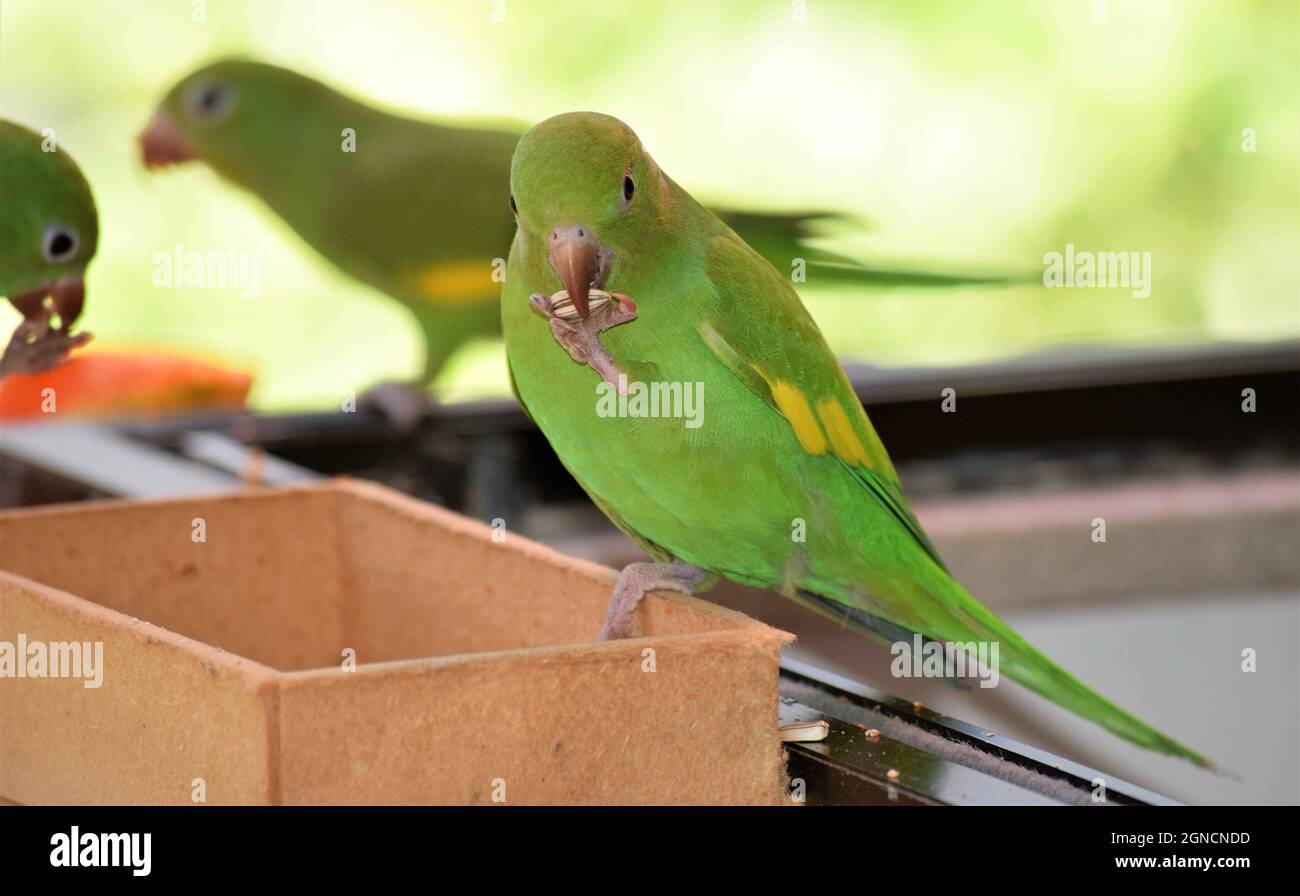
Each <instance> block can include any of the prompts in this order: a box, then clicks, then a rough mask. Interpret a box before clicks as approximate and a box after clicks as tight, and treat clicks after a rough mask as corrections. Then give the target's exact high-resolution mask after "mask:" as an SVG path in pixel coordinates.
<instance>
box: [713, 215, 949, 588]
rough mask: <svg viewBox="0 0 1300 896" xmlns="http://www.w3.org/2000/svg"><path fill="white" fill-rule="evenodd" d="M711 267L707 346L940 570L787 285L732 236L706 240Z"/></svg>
mask: <svg viewBox="0 0 1300 896" xmlns="http://www.w3.org/2000/svg"><path fill="white" fill-rule="evenodd" d="M706 266H707V274H708V277H709V280H710V282H711V283H712V284H713V288H714V292H715V294H716V296H717V304H716V305H715V307H714V308H713V309H712V310H711V312H710V313H709V314H708V315H706V316H705V318H704V320H703V321H702V322H701V324H700V336H701V337H702V338H703V339H704V341H705V342H706V343H707V344H708V346H709V348H711V349H712V350H713V353H714V354H715V355H717V356H718V359H719V360H720V361H722V363H723V364H725V365H726V366H727V368H728V369H730V370H731V372H732V373H734V374H735V375H736V376H737V377H739V378H740V380H741V381H742V382H744V383H745V384H746V385H747V386H748V387H749V388H750V389H751V390H753V391H754V392H755V393H757V394H758V395H759V396H760V397H762V399H763V400H764V401H765V402H766V403H767V404H768V405H769V406H770V407H771V408H772V410H773V411H775V412H776V413H778V414H780V415H781V416H782V417H784V418H785V420H786V422H788V423H789V424H790V428H791V429H793V430H794V434H795V436H796V438H798V440H799V444H800V445H801V446H802V447H803V449H804V451H806V452H808V453H809V454H813V455H825V454H831V455H833V456H834V457H835V458H836V459H838V460H839V461H840V462H841V463H842V464H844V465H845V466H846V467H848V468H849V469H850V470H852V471H853V474H854V476H856V477H857V478H858V480H859V481H860V482H861V483H862V484H863V485H864V486H865V487H866V489H867V490H868V491H869V492H870V494H871V495H872V496H873V497H874V498H876V500H878V501H880V502H881V503H882V504H884V505H885V506H886V507H887V508H889V510H890V512H891V513H892V514H893V515H894V516H895V517H897V518H898V521H899V522H900V523H902V524H903V525H904V526H905V527H906V528H907V530H908V531H909V532H911V534H912V535H913V537H915V538H916V540H917V543H918V544H920V546H921V547H922V548H923V549H924V550H925V552H926V553H927V554H929V555H930V557H931V558H933V559H934V561H935V562H936V563H938V564H939V566H940V567H941V568H942V567H943V561H942V560H941V559H940V557H939V552H938V551H937V550H936V549H935V547H934V545H933V544H932V543H931V542H930V539H929V538H928V537H927V536H926V534H925V532H924V530H922V529H921V526H920V524H919V523H918V522H917V520H916V517H915V516H914V515H913V514H912V510H911V508H910V507H908V505H907V499H906V498H904V497H903V489H902V485H901V483H900V482H899V480H898V473H897V472H896V471H895V470H894V465H893V463H892V462H891V461H890V459H889V455H888V454H887V453H886V452H885V446H884V445H883V444H882V443H881V441H880V437H879V436H878V435H877V434H876V430H875V428H874V427H873V426H872V425H871V421H870V420H869V419H868V418H867V414H866V412H865V411H864V410H863V409H862V404H861V403H860V402H859V401H858V398H857V396H856V395H855V394H854V392H853V389H852V387H851V386H850V385H849V381H848V379H847V378H846V377H845V376H844V371H843V370H842V369H841V368H840V365H839V364H838V363H837V362H836V361H835V356H834V355H833V354H832V353H831V351H830V348H829V347H828V346H827V345H826V340H825V339H824V338H823V337H822V334H821V331H820V330H818V329H817V325H816V324H815V323H813V319H812V317H811V316H810V315H809V314H808V311H807V310H806V309H805V308H804V306H803V304H802V303H801V302H800V301H799V298H798V296H797V295H796V294H795V293H794V291H793V290H792V289H791V288H790V285H789V284H788V283H786V282H785V281H784V280H783V279H782V278H781V275H780V274H778V273H777V272H776V271H775V270H774V269H773V268H772V267H771V266H770V265H767V264H763V263H762V261H761V260H760V259H759V258H757V257H756V256H755V254H754V252H753V250H751V249H750V248H749V247H748V246H746V245H745V244H744V243H742V242H740V241H739V240H737V239H736V238H735V237H733V236H732V235H731V234H720V235H718V236H715V237H713V238H712V239H711V240H710V241H709V243H708V246H707V249H706ZM773 319H775V320H777V321H779V322H780V324H779V325H778V326H773V325H772V320H773Z"/></svg>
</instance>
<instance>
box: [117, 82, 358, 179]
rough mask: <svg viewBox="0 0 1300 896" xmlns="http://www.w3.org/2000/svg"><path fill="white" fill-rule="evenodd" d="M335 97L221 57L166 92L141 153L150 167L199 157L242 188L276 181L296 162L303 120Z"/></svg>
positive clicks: (317, 117)
mask: <svg viewBox="0 0 1300 896" xmlns="http://www.w3.org/2000/svg"><path fill="white" fill-rule="evenodd" d="M333 99H339V96H338V94H336V93H334V92H333V91H332V90H330V89H329V88H327V87H326V86H325V85H323V84H321V83H320V82H318V81H314V80H312V79H311V78H308V77H305V76H303V75H300V74H298V73H297V72H292V71H289V70H288V69H284V68H279V67H278V66H274V65H267V64H266V63H262V62H252V61H250V60H245V59H226V60H222V61H220V62H216V63H213V64H212V65H208V66H205V67H203V68H201V69H199V70H198V71H195V72H192V73H191V74H189V75H187V76H185V77H184V78H182V79H181V80H180V81H179V82H178V83H177V84H176V85H175V86H173V87H172V88H171V90H170V91H168V93H167V95H166V96H165V97H164V98H163V100H162V102H161V103H159V104H158V107H157V109H156V110H155V111H154V114H153V118H152V119H151V120H150V121H149V124H148V126H147V127H146V128H145V129H144V131H142V132H141V134H140V137H139V141H140V156H141V159H142V161H143V162H144V164H145V167H147V168H151V169H152V168H161V167H165V166H168V165H175V164H179V163H181V162H188V161H195V160H198V161H202V162H204V163H206V164H207V165H208V166H209V167H211V168H212V169H213V170H214V171H216V172H217V173H218V174H220V175H222V176H223V177H225V178H227V179H229V180H231V181H234V182H235V183H239V184H243V185H245V186H253V185H254V184H257V183H264V182H266V181H268V180H271V181H274V180H275V179H276V178H283V177H284V176H285V175H286V173H287V172H286V171H285V170H283V169H284V166H286V165H292V164H294V162H295V153H296V147H297V144H296V140H295V138H296V135H297V134H298V133H300V132H301V126H302V124H303V122H304V121H311V122H316V121H319V120H321V116H322V115H323V114H326V112H325V110H327V109H328V108H329V107H330V106H331V105H332V104H331V100H333ZM340 115H341V116H342V110H341V109H340ZM346 124H347V122H343V123H342V124H341V125H340V126H344V125H346ZM332 133H334V134H337V133H338V131H337V130H334V131H333V132H332ZM330 139H331V140H336V139H337V138H330ZM297 162H298V163H299V164H301V163H302V162H303V159H302V158H297Z"/></svg>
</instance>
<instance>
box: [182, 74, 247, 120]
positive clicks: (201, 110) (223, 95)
mask: <svg viewBox="0 0 1300 896" xmlns="http://www.w3.org/2000/svg"><path fill="white" fill-rule="evenodd" d="M234 101H235V89H234V88H233V87H231V86H230V85H229V84H223V83H221V82H218V81H206V82H203V83H200V84H196V85H195V86H194V87H193V88H192V89H191V90H190V92H189V95H188V96H187V97H186V106H188V108H189V112H190V114H191V115H193V116H194V117H195V118H201V119H204V120H207V121H212V120H214V119H216V118H219V117H221V116H223V115H224V114H225V113H227V112H229V111H230V109H231V107H232V106H233V105H234Z"/></svg>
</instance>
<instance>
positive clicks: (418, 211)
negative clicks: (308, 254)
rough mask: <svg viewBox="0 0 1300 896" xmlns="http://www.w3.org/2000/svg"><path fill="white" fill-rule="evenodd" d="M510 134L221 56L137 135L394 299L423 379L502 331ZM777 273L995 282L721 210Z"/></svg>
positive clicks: (184, 83) (805, 225)
mask: <svg viewBox="0 0 1300 896" xmlns="http://www.w3.org/2000/svg"><path fill="white" fill-rule="evenodd" d="M518 140H519V134H518V133H515V132H511V131H509V130H494V129H485V128H471V127H463V126H446V125H441V124H437V123H435V122H431V121H421V120H415V119H411V118H404V117H401V116H398V115H393V114H391V113H388V112H384V111H381V110H379V109H375V108H372V107H370V106H367V105H365V104H363V103H360V102H358V101H356V100H353V99H351V98H349V97H347V96H344V95H342V94H340V93H338V92H336V91H334V90H332V89H331V88H329V87H326V86H325V85H324V84H321V83H320V82H318V81H315V80H313V79H311V78H308V77H305V76H303V75H300V74H298V73H296V72H293V71H290V70H288V69H284V68H279V67H276V66H272V65H267V64H265V63H258V62H252V61H247V60H238V59H235V60H225V61H221V62H217V63H214V64H212V65H209V66H207V67H205V68H202V69H200V70H198V71H196V72H194V73H192V74H190V75H188V76H186V77H185V78H183V79H182V80H181V81H180V82H179V83H177V84H176V85H175V86H174V87H173V88H172V89H171V90H170V91H169V92H168V94H167V96H166V97H165V98H164V99H163V100H162V102H161V104H160V105H159V106H158V109H157V111H156V112H155V113H154V116H153V118H152V120H151V121H150V123H149V125H148V127H147V128H146V129H145V130H144V132H143V133H142V134H141V135H140V148H141V155H142V158H143V161H144V164H145V165H146V166H147V167H149V168H158V167H162V166H167V165H172V164H176V163H179V162H184V161H189V160H195V159H197V160H201V161H203V162H205V163H206V164H207V165H208V166H209V167H211V168H212V169H213V170H214V171H215V172H216V173H217V174H219V175H220V176H221V177H223V178H225V179H227V180H229V181H231V182H232V183H235V184H237V185H239V186H241V187H243V188H244V189H246V190H248V191H250V192H252V193H253V194H255V195H256V196H258V197H259V198H260V199H261V200H262V201H263V202H265V203H266V204H267V205H268V206H269V207H270V209H271V210H272V211H274V212H275V213H276V214H277V215H279V216H280V217H281V218H282V219H284V221H285V222H286V223H288V224H289V226H290V227H292V228H293V229H294V231H296V232H297V233H298V235H299V236H300V237H302V239H303V240H304V241H306V242H307V243H308V244H309V245H310V246H312V247H313V248H314V249H316V251H317V252H319V253H320V254H321V255H323V256H324V257H325V258H326V259H328V260H329V261H331V262H333V263H334V264H335V265H336V266H337V267H339V268H340V269H341V270H342V271H344V272H345V273H347V274H349V275H351V276H352V277H355V278H356V279H358V280H360V281H362V282H364V283H366V284H369V285H370V286H372V287H374V288H376V289H378V290H379V291H381V292H384V293H387V294H388V295H389V296H392V297H393V298H395V299H397V300H399V301H400V302H401V303H402V304H403V305H405V306H406V307H407V308H408V309H409V310H410V311H411V313H412V314H413V315H414V316H415V319H416V321H417V322H418V324H419V328H420V331H421V333H422V334H423V338H424V347H425V360H424V370H423V373H422V374H421V376H420V377H419V382H420V384H422V385H427V384H428V383H429V382H431V381H432V380H433V378H434V377H435V376H436V375H437V374H438V372H439V370H441V368H442V366H443V364H444V363H445V362H446V361H447V359H448V358H449V357H450V356H451V354H452V353H453V352H454V351H455V350H456V349H457V348H458V347H460V346H461V345H463V344H464V343H465V342H466V341H468V340H470V339H473V338H475V337H498V336H499V335H500V332H501V329H500V328H501V315H500V312H499V309H498V306H497V298H498V293H499V291H500V283H501V279H502V277H503V276H504V273H505V272H504V258H505V254H506V250H507V249H508V248H509V246H510V239H511V236H512V234H513V230H514V225H513V222H512V220H511V213H510V210H509V209H508V208H507V207H506V197H505V196H504V195H503V193H504V191H505V185H506V183H507V181H508V179H509V171H510V158H511V154H512V153H513V152H514V148H515V144H516V143H517V142H518ZM720 214H722V215H723V217H724V219H726V220H728V221H730V222H731V223H732V224H733V226H734V227H735V228H736V230H737V231H738V232H740V233H741V234H742V235H744V236H746V238H748V239H749V240H750V241H751V242H752V244H753V245H754V246H756V247H757V248H758V249H759V250H760V251H761V252H763V254H764V255H765V256H766V257H767V258H768V259H769V260H770V261H771V262H772V263H773V264H775V265H777V267H778V268H780V269H781V270H785V271H790V270H791V264H792V261H793V259H795V258H802V259H804V260H805V262H806V263H807V272H806V275H807V277H808V278H809V280H810V281H812V282H818V283H837V282H849V283H854V282H859V283H860V282H867V283H871V282H880V283H894V284H906V285H936V286H946V285H951V284H960V283H969V282H998V281H999V280H1000V279H1001V278H998V277H983V276H978V275H977V276H962V275H952V276H949V275H944V274H937V273H926V272H921V271H885V270H876V269H870V268H866V267H863V266H861V265H858V264H855V263H852V262H850V261H849V260H847V259H845V258H841V257H839V256H836V255H833V254H831V253H827V252H822V251H818V250H816V249H814V248H812V247H810V246H808V245H807V244H806V242H805V240H806V239H807V238H808V237H810V236H812V235H813V233H814V231H815V230H816V229H817V228H818V227H820V226H824V225H825V223H826V222H828V221H829V220H831V219H834V218H835V217H836V216H835V215H832V214H828V213H821V212H813V213H803V214H762V213H755V212H720Z"/></svg>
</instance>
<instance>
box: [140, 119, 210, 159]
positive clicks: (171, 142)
mask: <svg viewBox="0 0 1300 896" xmlns="http://www.w3.org/2000/svg"><path fill="white" fill-rule="evenodd" d="M139 139H140V159H141V161H143V162H144V166H145V167H146V168H150V169H153V168H162V167H165V166H167V165H175V164H178V163H180V162H189V161H192V160H193V159H197V158H198V154H197V153H195V152H194V148H193V147H192V146H190V144H189V141H188V140H186V139H185V135H184V134H182V133H181V131H180V128H178V127H176V124H175V122H173V121H172V119H171V116H170V115H168V114H167V113H166V112H164V111H163V110H162V109H159V110H158V111H157V112H155V113H154V114H153V118H152V119H150V121H149V126H148V127H147V128H145V129H144V130H143V131H141V132H140V138H139Z"/></svg>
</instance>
